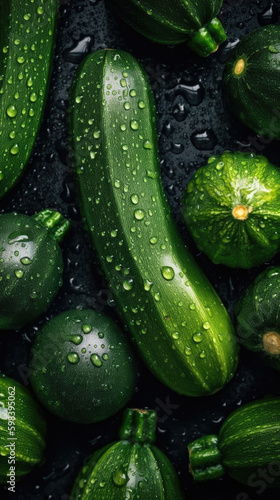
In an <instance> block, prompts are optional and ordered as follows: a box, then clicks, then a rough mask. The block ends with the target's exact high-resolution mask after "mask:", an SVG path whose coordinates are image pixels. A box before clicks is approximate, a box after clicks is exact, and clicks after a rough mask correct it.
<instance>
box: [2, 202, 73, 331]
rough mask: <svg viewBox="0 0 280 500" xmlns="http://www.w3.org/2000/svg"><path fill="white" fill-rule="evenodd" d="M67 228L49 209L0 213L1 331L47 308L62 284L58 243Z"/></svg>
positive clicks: (23, 324) (16, 326) (55, 213)
mask: <svg viewBox="0 0 280 500" xmlns="http://www.w3.org/2000/svg"><path fill="white" fill-rule="evenodd" d="M69 227H70V222H69V221H67V220H66V219H64V217H63V216H62V215H61V214H60V213H59V212H55V211H53V210H49V209H46V210H42V211H41V212H39V213H38V214H36V215H33V216H28V215H24V214H19V213H17V212H11V213H7V214H1V215H0V241H1V243H0V311H1V314H0V330H11V329H16V328H22V327H23V326H25V325H26V324H27V323H30V322H32V321H33V320H34V319H36V318H38V317H39V316H40V314H42V313H43V312H45V311H46V310H47V308H48V307H49V305H50V303H51V302H52V300H53V299H54V297H55V296H56V294H57V292H58V290H59V287H60V286H61V284H62V279H61V275H62V271H63V260H62V253H61V250H60V247H59V242H60V241H62V238H63V237H64V235H65V233H66V232H67V230H68V229H69Z"/></svg>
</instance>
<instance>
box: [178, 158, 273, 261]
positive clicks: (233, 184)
mask: <svg viewBox="0 0 280 500" xmlns="http://www.w3.org/2000/svg"><path fill="white" fill-rule="evenodd" d="M238 205H244V206H246V207H247V209H248V210H249V215H248V217H247V219H246V220H238V219H237V218H235V217H234V216H233V214H232V210H233V209H234V208H235V207H236V206H238ZM183 217H184V221H185V223H186V225H187V228H188V230H189V232H190V233H191V235H192V237H193V239H194V240H195V242H196V245H197V247H198V248H199V249H200V250H201V251H202V252H204V253H206V255H208V257H209V258H210V259H211V260H212V262H214V263H215V264H224V265H225V266H229V267H236V268H238V267H239V268H251V267H253V266H257V265H259V264H262V263H264V262H267V261H268V260H269V259H271V258H272V257H273V256H274V255H275V254H276V253H277V252H278V251H279V248H280V226H279V222H280V171H279V169H278V168H277V167H275V166H274V165H272V164H271V163H269V162H268V160H267V159H266V158H264V157H263V156H258V155H254V154H250V153H240V152H236V153H230V152H225V153H223V154H222V155H221V156H215V157H214V156H213V157H211V158H209V160H208V164H207V165H205V166H203V167H200V168H199V169H198V171H197V172H196V173H195V175H194V177H193V179H192V180H191V181H190V182H189V184H188V186H187V189H186V192H185V194H184V198H183Z"/></svg>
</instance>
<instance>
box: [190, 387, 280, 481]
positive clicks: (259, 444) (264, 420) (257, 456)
mask: <svg viewBox="0 0 280 500" xmlns="http://www.w3.org/2000/svg"><path fill="white" fill-rule="evenodd" d="M279 415H280V398H279V397H268V398H265V399H260V400H257V401H253V402H252V403H248V404H246V405H244V406H242V407H240V408H238V409H237V410H235V411H234V412H233V413H232V414H231V415H230V416H229V417H227V418H226V420H225V422H224V423H223V425H222V427H221V430H220V432H219V434H218V436H215V435H209V436H202V437H201V438H199V439H196V440H195V441H193V442H192V443H190V444H189V446H188V448H189V459H190V471H191V473H192V475H193V477H194V480H195V481H196V482H201V481H208V480H209V479H217V478H219V477H222V476H223V475H224V474H225V473H227V474H229V475H230V476H231V477H233V478H234V479H235V480H236V481H238V482H240V483H242V484H246V485H247V486H252V487H253V486H254V487H256V486H259V487H261V486H262V485H264V489H265V488H266V487H268V488H276V487H278V488H279V487H280V475H279V463H280V446H279V434H280V419H279ZM267 477H268V480H266V481H264V479H265V478H267Z"/></svg>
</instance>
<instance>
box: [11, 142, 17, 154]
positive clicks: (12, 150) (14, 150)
mask: <svg viewBox="0 0 280 500" xmlns="http://www.w3.org/2000/svg"><path fill="white" fill-rule="evenodd" d="M18 152H19V147H18V145H17V144H14V145H13V146H12V147H11V149H10V153H11V154H12V155H14V156H15V155H17V154H18Z"/></svg>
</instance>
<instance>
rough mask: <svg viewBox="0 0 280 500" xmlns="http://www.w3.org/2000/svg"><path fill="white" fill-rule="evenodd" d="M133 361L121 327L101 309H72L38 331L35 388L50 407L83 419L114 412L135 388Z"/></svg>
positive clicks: (34, 355) (33, 364)
mask: <svg viewBox="0 0 280 500" xmlns="http://www.w3.org/2000/svg"><path fill="white" fill-rule="evenodd" d="M134 364H135V361H134V358H133V355H132V352H131V349H130V346H129V344H128V342H127V341H126V338H125V336H124V334H123V332H122V331H121V330H120V328H119V326H118V325H117V324H116V323H115V322H114V321H113V320H112V319H111V318H110V317H108V316H107V315H105V314H104V313H99V312H96V311H94V310H90V309H88V310H70V311H65V312H63V313H61V314H59V315H58V316H56V317H55V318H52V319H51V320H50V321H49V322H48V323H47V324H46V325H45V326H44V327H43V328H42V329H41V330H40V331H39V332H38V334H37V337H36V340H35V343H34V346H33V349H32V359H31V364H30V368H31V376H30V381H31V385H32V387H33V390H34V392H35V394H36V396H37V397H38V399H39V400H40V401H41V403H42V404H43V406H45V407H46V408H47V409H48V410H49V411H51V412H52V413H54V414H55V415H57V416H59V417H60V418H62V419H64V420H68V421H72V422H77V423H81V424H88V423H93V422H97V421H99V420H103V419H105V418H107V417H110V416H111V415H113V414H115V413H117V412H118V411H119V410H120V409H121V408H123V407H124V406H125V405H126V403H127V402H128V400H129V399H130V398H131V396H132V393H133V390H134V388H135V378H136V377H135V375H136V374H135V367H134Z"/></svg>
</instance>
